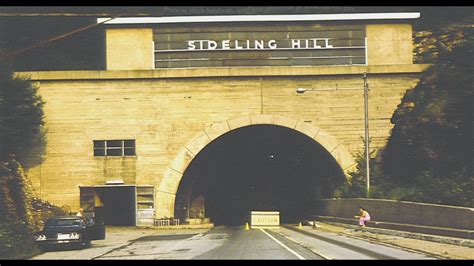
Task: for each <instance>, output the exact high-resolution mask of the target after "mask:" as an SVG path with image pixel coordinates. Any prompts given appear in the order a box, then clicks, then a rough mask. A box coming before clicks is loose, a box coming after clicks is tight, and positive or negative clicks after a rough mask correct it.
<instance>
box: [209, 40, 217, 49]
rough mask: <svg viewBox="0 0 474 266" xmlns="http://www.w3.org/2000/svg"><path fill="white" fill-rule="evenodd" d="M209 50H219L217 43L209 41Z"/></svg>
mask: <svg viewBox="0 0 474 266" xmlns="http://www.w3.org/2000/svg"><path fill="white" fill-rule="evenodd" d="M211 44H212V45H211ZM207 48H208V49H209V50H215V49H216V48H217V42H216V41H209V42H208V43H207Z"/></svg>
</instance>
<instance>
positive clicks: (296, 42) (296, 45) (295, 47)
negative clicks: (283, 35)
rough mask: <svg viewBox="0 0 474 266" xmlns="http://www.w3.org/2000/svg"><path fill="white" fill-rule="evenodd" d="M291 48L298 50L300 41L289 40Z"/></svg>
mask: <svg viewBox="0 0 474 266" xmlns="http://www.w3.org/2000/svg"><path fill="white" fill-rule="evenodd" d="M291 48H293V49H299V48H300V40H295V39H292V40H291Z"/></svg>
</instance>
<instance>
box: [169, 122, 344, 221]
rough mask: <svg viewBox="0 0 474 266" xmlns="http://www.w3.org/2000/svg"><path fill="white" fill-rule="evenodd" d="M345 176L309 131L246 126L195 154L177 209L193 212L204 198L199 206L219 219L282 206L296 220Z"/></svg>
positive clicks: (182, 214)
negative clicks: (307, 134)
mask: <svg viewBox="0 0 474 266" xmlns="http://www.w3.org/2000/svg"><path fill="white" fill-rule="evenodd" d="M344 180H345V176H344V173H343V171H342V169H341V168H340V166H339V165H338V164H337V162H336V161H335V160H334V158H333V157H332V156H331V155H330V154H329V152H327V151H326V150H325V149H324V148H323V147H322V146H321V145H320V144H318V143H317V142H315V141H314V140H313V139H311V138H309V137H307V136H306V135H304V134H302V133H300V132H298V131H295V130H293V129H289V128H285V127H280V126H274V125H255V126H248V127H243V128H239V129H236V130H233V131H231V132H229V133H227V134H225V135H223V136H221V137H219V138H217V139H216V140H214V141H213V142H211V143H210V144H208V145H207V146H206V147H205V148H204V149H203V150H202V151H201V152H200V153H199V154H198V155H197V156H196V157H195V158H194V159H193V161H192V162H191V164H190V165H189V167H188V168H187V169H186V171H185V173H184V175H183V178H182V180H181V182H180V185H179V188H178V193H177V195H176V205H175V215H176V216H177V218H180V220H186V219H188V218H193V217H191V216H192V214H193V213H195V212H196V211H195V210H196V208H197V207H199V204H196V203H197V199H198V198H199V199H202V198H203V199H204V200H203V202H204V205H203V206H201V207H199V208H198V210H205V214H204V215H205V216H206V217H209V218H211V220H212V222H214V223H215V224H227V225H241V224H245V222H246V221H248V218H249V214H250V211H252V210H256V211H258V210H261V211H270V210H275V211H280V219H281V222H282V223H290V222H295V221H298V220H299V219H302V218H304V217H305V215H306V214H308V213H309V212H311V208H313V205H312V202H314V201H315V200H316V199H320V198H325V197H332V196H333V193H334V191H335V189H336V188H337V187H338V186H339V185H341V184H342V183H343V182H344Z"/></svg>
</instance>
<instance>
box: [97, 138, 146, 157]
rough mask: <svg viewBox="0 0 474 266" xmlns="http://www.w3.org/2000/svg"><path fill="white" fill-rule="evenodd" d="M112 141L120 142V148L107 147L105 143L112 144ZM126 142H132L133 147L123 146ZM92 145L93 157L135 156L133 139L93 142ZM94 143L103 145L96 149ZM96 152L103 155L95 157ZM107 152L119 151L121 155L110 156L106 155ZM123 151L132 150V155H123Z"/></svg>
mask: <svg viewBox="0 0 474 266" xmlns="http://www.w3.org/2000/svg"><path fill="white" fill-rule="evenodd" d="M112 141H120V142H121V145H120V147H119V146H108V145H107V143H108V142H112ZM127 141H132V143H133V145H130V146H125V142H127ZM92 143H93V145H92V147H93V155H94V157H134V156H137V151H136V140H135V139H113V140H110V139H109V140H93V141H92ZM96 143H103V145H100V146H99V147H96ZM96 150H99V151H101V154H104V155H96ZM109 150H120V151H121V153H120V155H112V154H109V153H108V151H109ZM125 150H128V151H130V150H132V151H133V154H132V155H128V154H125Z"/></svg>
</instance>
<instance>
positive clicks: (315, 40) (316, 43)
mask: <svg viewBox="0 0 474 266" xmlns="http://www.w3.org/2000/svg"><path fill="white" fill-rule="evenodd" d="M311 40H313V48H314V49H319V48H322V47H321V46H319V45H318V39H311Z"/></svg>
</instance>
